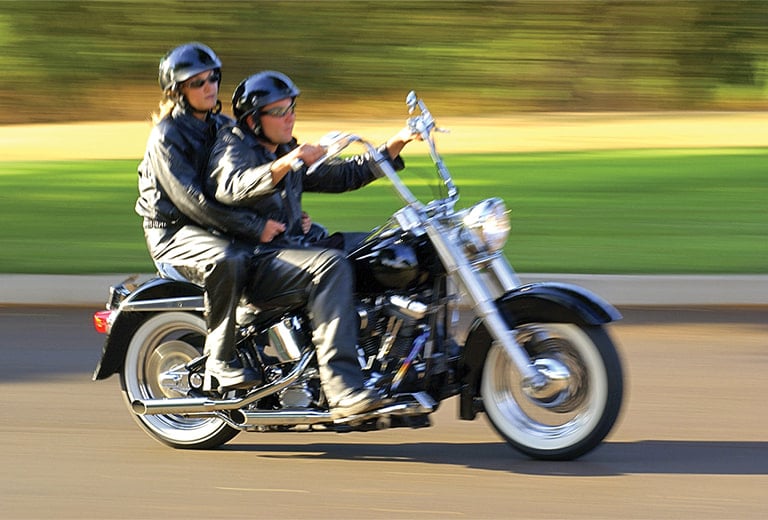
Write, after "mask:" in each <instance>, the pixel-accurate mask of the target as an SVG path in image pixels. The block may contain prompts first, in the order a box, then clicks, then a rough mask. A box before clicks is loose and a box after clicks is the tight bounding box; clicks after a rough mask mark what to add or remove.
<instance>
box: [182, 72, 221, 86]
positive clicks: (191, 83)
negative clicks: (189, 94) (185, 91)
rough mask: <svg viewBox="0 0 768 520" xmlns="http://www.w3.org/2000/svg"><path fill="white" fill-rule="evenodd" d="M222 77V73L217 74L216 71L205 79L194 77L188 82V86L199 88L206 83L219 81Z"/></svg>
mask: <svg viewBox="0 0 768 520" xmlns="http://www.w3.org/2000/svg"><path fill="white" fill-rule="evenodd" d="M220 79H221V74H216V73H215V72H214V73H213V74H211V75H210V76H208V77H207V78H203V79H193V80H191V81H188V82H187V86H188V87H189V88H193V89H198V88H200V87H202V86H203V85H205V84H206V83H218V82H219V80H220Z"/></svg>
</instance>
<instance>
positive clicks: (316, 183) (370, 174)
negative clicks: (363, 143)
mask: <svg viewBox="0 0 768 520" xmlns="http://www.w3.org/2000/svg"><path fill="white" fill-rule="evenodd" d="M379 152H381V153H383V154H384V157H386V159H387V160H388V161H389V162H390V163H391V164H392V166H393V167H394V168H395V170H398V171H399V170H402V169H403V168H404V166H405V164H404V162H403V160H402V158H400V156H397V157H396V158H394V159H392V158H391V157H390V156H389V153H388V152H387V148H386V146H381V147H379ZM372 160H373V159H372V158H371V157H370V156H369V155H368V154H361V155H356V156H354V157H349V158H347V159H334V160H331V161H328V162H327V163H326V164H323V165H321V166H320V167H318V169H317V170H315V172H314V173H313V174H312V175H304V178H303V179H304V184H303V188H304V191H314V192H323V193H341V192H344V191H352V190H357V189H359V188H362V187H363V186H365V185H367V184H370V183H371V182H373V181H374V180H376V179H377V178H378V175H377V174H376V173H375V172H374V170H373V169H372V168H371V164H372Z"/></svg>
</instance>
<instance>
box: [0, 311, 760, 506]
mask: <svg viewBox="0 0 768 520" xmlns="http://www.w3.org/2000/svg"><path fill="white" fill-rule="evenodd" d="M92 310H93V309H89V308H81V307H59V308H51V307H40V306H31V307H24V306H21V307H19V306H5V307H1V306H0V331H2V335H0V359H1V360H2V361H0V395H2V398H1V399H2V401H1V402H2V413H3V420H2V425H1V426H0V464H2V468H3V471H2V474H0V518H302V519H307V518H355V519H359V518H388V519H399V518H424V519H432V518H440V519H446V518H459V519H460V518H466V519H475V518H537V519H541V518H590V519H594V518H610V519H615V518H654V519H658V518H676V519H685V518H690V519H704V518H717V519H725V518H733V519H736V518H738V519H745V518H765V517H768V498H766V494H765V490H766V489H768V433H766V432H767V431H768V413H766V412H768V406H766V401H765V394H766V392H765V373H766V370H767V369H768V308H766V307H751V308H741V309H739V308H728V309H718V308H697V309H682V308H671V307H670V308H662V309H648V308H644V309H641V308H634V309H633V308H623V309H622V311H623V312H624V314H625V319H624V320H623V321H622V322H619V323H617V324H616V325H614V326H613V328H612V332H613V335H614V337H615V338H616V339H617V340H618V342H619V344H620V346H621V352H622V355H623V357H624V362H625V366H626V371H627V396H626V400H625V407H624V411H623V415H622V417H621V419H620V421H619V423H618V425H617V427H616V428H615V429H614V431H613V432H612V434H611V435H610V436H609V438H608V439H607V441H606V442H605V443H604V444H603V445H602V446H601V447H600V448H598V449H597V450H595V451H594V452H592V453H591V454H588V455H587V456H585V457H583V458H582V459H580V460H577V461H572V462H567V463H544V462H538V461H532V460H528V459H526V458H525V457H523V456H521V455H519V454H517V453H516V452H515V451H513V450H512V449H510V448H508V447H507V446H506V445H505V444H504V443H502V442H501V441H500V439H499V438H498V437H497V436H496V434H495V433H494V432H493V431H492V429H491V428H490V426H489V425H488V423H487V422H486V421H485V419H484V418H481V419H480V420H477V421H474V422H463V421H459V420H457V419H456V407H455V403H454V402H451V401H449V402H447V403H444V406H443V407H442V408H441V409H440V410H439V411H438V412H437V414H436V415H435V420H434V421H433V422H434V426H433V427H432V428H428V429H421V430H403V429H398V430H389V431H380V432H372V433H351V434H344V435H341V434H331V433H310V434H308V433H286V434H282V433H280V434H277V433H262V434H259V433H253V434H241V435H240V436H238V437H237V438H236V439H235V440H234V441H232V442H231V443H230V444H229V445H227V446H226V447H225V448H223V449H220V450H215V451H209V452H190V451H176V450H172V449H170V448H166V447H164V446H161V445H160V444H158V443H156V442H154V441H153V440H151V439H150V438H149V437H147V436H146V435H145V434H144V433H143V432H141V431H140V430H139V429H138V427H137V426H136V425H135V424H134V423H133V421H132V419H131V418H130V416H129V414H128V412H127V410H126V408H125V406H124V405H123V402H122V399H121V396H120V391H119V382H118V380H117V378H115V377H113V378H111V379H108V380H106V381H101V382H92V381H91V380H90V374H91V371H92V369H93V367H94V366H95V364H96V362H97V359H98V357H99V354H100V350H101V343H102V338H101V337H100V336H99V335H97V334H96V333H95V332H94V331H93V329H92V328H91V326H90V316H91V313H92Z"/></svg>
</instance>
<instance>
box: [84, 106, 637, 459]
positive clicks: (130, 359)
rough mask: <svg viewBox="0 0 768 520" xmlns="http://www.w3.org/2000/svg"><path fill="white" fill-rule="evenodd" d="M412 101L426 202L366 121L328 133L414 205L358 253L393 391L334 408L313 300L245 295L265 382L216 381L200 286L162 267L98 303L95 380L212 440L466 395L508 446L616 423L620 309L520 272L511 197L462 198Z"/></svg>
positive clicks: (243, 322)
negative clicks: (426, 174) (425, 152)
mask: <svg viewBox="0 0 768 520" xmlns="http://www.w3.org/2000/svg"><path fill="white" fill-rule="evenodd" d="M406 103H407V105H408V108H409V115H410V117H409V118H408V124H409V126H410V128H411V130H412V131H414V132H416V133H418V134H419V135H420V136H421V139H422V140H423V141H424V142H425V143H426V144H427V145H428V146H429V150H430V155H431V157H432V161H433V162H434V164H435V166H436V170H437V174H438V176H439V177H440V181H441V186H442V187H443V190H444V196H443V197H442V198H438V199H436V200H433V201H431V202H429V203H426V204H424V203H422V202H420V201H419V200H418V199H417V198H416V197H415V196H414V195H413V193H412V192H411V191H410V190H409V189H408V188H407V187H406V185H405V184H404V182H403V181H402V180H401V179H400V177H399V176H398V174H397V173H396V172H395V170H394V169H393V167H392V166H391V165H390V163H389V162H388V161H387V160H386V159H385V158H384V157H383V156H382V154H381V153H380V152H379V151H378V150H377V148H376V147H375V146H373V145H371V144H370V143H368V142H367V141H365V140H364V139H362V138H360V137H358V136H356V135H354V134H347V133H333V134H329V135H328V136H326V137H325V138H324V139H323V143H322V144H324V145H325V146H326V147H327V150H328V151H327V153H326V154H325V156H324V157H323V158H322V159H321V160H320V161H318V163H317V164H320V163H321V162H324V161H326V160H329V159H331V158H335V157H338V156H339V155H341V153H342V151H343V150H344V149H346V148H347V146H349V145H351V144H352V143H359V144H360V145H362V146H363V147H364V148H365V149H367V152H368V154H370V156H371V157H372V158H373V159H374V163H375V168H377V169H378V170H379V171H380V173H381V174H382V175H383V176H385V177H386V178H387V179H388V180H389V182H390V183H391V184H392V186H393V187H394V189H395V191H396V193H397V194H398V195H399V197H400V198H401V199H402V202H403V203H404V205H403V206H402V208H401V209H399V210H398V211H396V212H395V213H394V215H392V216H391V218H390V219H389V220H388V221H387V222H386V223H385V224H384V225H382V226H380V227H378V228H376V229H374V230H373V231H372V232H371V233H370V234H368V235H367V237H366V238H365V239H364V240H363V241H362V242H361V243H360V245H359V246H357V247H356V248H355V249H354V250H353V251H351V252H350V253H348V259H349V261H350V263H351V264H352V265H353V266H354V271H355V280H356V294H355V301H356V306H357V313H358V316H359V332H358V338H359V341H358V352H359V355H360V361H361V366H362V367H363V369H364V371H365V372H366V374H367V375H368V377H369V378H370V380H371V381H372V382H373V383H374V384H375V385H377V386H378V387H379V388H381V389H382V390H383V391H385V392H386V395H387V400H386V402H385V404H384V405H383V406H382V407H381V408H379V409H375V410H373V411H370V412H366V413H364V414H359V415H355V416H352V417H344V418H341V419H333V418H332V416H331V413H330V411H329V408H328V406H327V402H326V400H325V397H324V395H323V392H322V389H321V386H320V379H319V373H318V366H317V360H316V359H315V356H314V348H313V345H312V343H311V330H310V328H309V319H308V318H307V315H306V310H305V309H303V308H301V307H298V308H287V307H274V308H260V309H257V308H254V307H253V305H249V304H246V303H243V304H242V305H241V306H240V307H239V308H238V320H237V321H238V332H237V338H238V339H237V353H238V357H239V359H240V361H241V362H242V363H243V364H244V365H246V366H249V367H251V368H252V369H253V370H254V371H256V372H257V374H259V376H260V380H259V381H257V382H256V383H255V384H254V386H253V387H252V388H249V389H244V390H242V389H241V390H234V391H230V392H227V393H225V394H220V393H218V392H217V391H210V392H205V391H203V380H204V377H205V374H204V369H205V356H204V355H203V343H204V338H205V334H206V325H205V320H204V317H203V310H204V307H203V289H202V288H201V287H200V286H198V285H195V284H193V283H191V282H189V281H187V280H185V279H184V278H183V277H181V276H179V275H178V274H177V273H174V272H173V271H172V270H169V269H164V268H162V266H158V268H159V273H158V275H157V276H156V277H153V278H151V279H149V280H148V281H145V282H142V283H137V282H136V279H135V278H134V279H129V280H126V281H125V282H123V283H121V284H118V285H115V286H113V287H112V288H110V296H109V299H108V302H107V309H106V310H103V311H99V312H96V313H95V314H94V326H95V328H96V330H97V331H99V332H101V333H104V334H106V340H105V343H104V347H103V352H102V357H101V360H100V362H99V364H98V366H97V368H96V371H95V373H94V376H93V379H94V380H101V379H105V378H107V377H109V376H111V375H113V374H115V373H118V374H119V375H120V383H121V388H122V393H123V396H124V399H125V401H126V403H127V406H128V408H129V410H130V412H131V415H132V416H133V417H134V419H135V420H136V422H137V423H138V425H139V426H140V427H141V428H142V429H143V430H144V431H146V432H147V433H148V434H149V435H150V436H151V437H153V438H154V439H156V440H158V441H160V442H161V443H164V444H166V445H168V446H171V447H174V448H195V449H211V448H215V447H217V446H220V445H222V444H224V443H226V442H228V441H229V440H231V439H232V438H234V437H235V436H236V435H238V434H239V433H240V432H244V431H245V432H254V431H256V432H269V431H280V432H282V431H316V430H319V431H336V432H347V431H369V430H374V429H381V428H395V427H410V428H419V427H424V426H429V425H430V418H429V416H430V414H432V413H434V412H435V411H436V410H437V409H438V407H439V405H440V403H441V402H443V401H445V400H446V399H448V398H451V397H455V396H458V399H457V402H458V417H459V418H460V419H462V420H473V419H475V418H476V417H477V416H478V415H479V414H481V413H484V414H485V415H486V416H487V418H488V419H489V421H490V423H491V425H492V426H493V427H494V428H495V430H496V431H497V432H498V434H499V435H500V436H501V437H503V438H504V439H505V440H506V442H507V443H508V444H509V445H511V446H512V447H513V448H515V449H517V450H519V451H520V452H522V453H524V454H526V455H528V456H529V457H532V458H535V459H544V460H569V459H574V458H577V457H579V456H581V455H584V454H585V453H587V452H589V451H590V450H592V449H594V448H595V447H596V446H598V445H599V444H600V443H601V442H602V440H603V439H604V438H605V436H606V435H607V434H608V433H609V432H610V430H611V428H612V427H613V425H614V423H615V421H616V419H617V417H618V415H619V412H620V408H621V403H622V396H623V377H622V367H621V361H620V356H619V354H618V352H617V349H616V346H615V344H614V342H613V341H612V339H611V337H610V335H609V333H608V331H607V328H606V327H607V325H608V324H609V323H611V322H613V321H615V320H618V319H620V318H621V315H620V313H619V312H618V311H617V310H616V309H615V308H614V307H613V306H611V305H610V304H609V303H607V302H606V301H604V300H603V299H601V298H600V297H598V296H597V295H595V294H593V293H591V292H589V291H587V290H586V289H584V288H581V287H579V286H576V285H572V284H565V283H554V282H539V283H531V284H526V285H521V283H520V281H519V279H518V277H517V275H516V273H515V271H514V270H513V269H512V267H511V266H510V265H509V263H508V262H507V260H506V259H505V257H504V255H503V247H504V245H505V243H506V241H507V238H508V235H509V232H510V222H509V215H508V212H507V210H506V207H505V204H504V202H503V201H502V200H501V199H498V198H490V199H487V200H483V201H481V202H479V203H477V204H474V205H473V206H472V207H469V208H466V209H460V210H457V209H456V203H457V201H458V199H459V194H458V190H457V188H456V186H455V185H454V182H453V180H452V177H451V175H450V173H449V171H448V169H447V167H446V166H445V164H444V162H443V160H442V158H441V156H440V155H439V154H438V152H437V149H436V145H435V139H434V134H435V133H436V132H438V131H441V129H439V128H438V127H437V125H436V122H435V119H434V117H433V116H432V114H431V113H430V111H429V110H428V108H427V107H426V105H425V103H424V102H423V100H421V99H420V98H418V97H417V96H416V94H415V93H414V92H410V93H409V94H408V96H407V99H406ZM314 167H315V165H313V167H311V168H310V169H309V171H308V172H307V174H308V175H311V174H312V171H313V168H314ZM467 317H469V320H467V319H466V318H467ZM468 321H469V324H468V325H467V322H468Z"/></svg>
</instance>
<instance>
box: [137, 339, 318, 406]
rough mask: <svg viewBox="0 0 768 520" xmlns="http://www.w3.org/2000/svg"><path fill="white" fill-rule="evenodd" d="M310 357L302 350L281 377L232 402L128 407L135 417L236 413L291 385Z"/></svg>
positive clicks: (152, 402)
mask: <svg viewBox="0 0 768 520" xmlns="http://www.w3.org/2000/svg"><path fill="white" fill-rule="evenodd" d="M313 354H314V351H312V350H309V349H307V350H305V351H304V352H303V354H302V356H301V359H300V360H299V362H298V363H296V366H295V367H293V370H291V371H290V372H288V374H287V375H286V376H285V377H283V378H282V379H278V380H277V381H274V382H272V383H269V384H266V385H264V386H261V387H259V388H256V389H254V390H251V391H250V392H248V393H247V394H246V395H244V396H243V397H238V398H236V399H211V398H209V397H190V398H186V397H185V398H172V399H136V400H135V401H133V402H132V403H131V409H132V410H133V412H134V413H136V414H137V415H157V414H179V415H184V414H210V413H213V412H217V411H221V410H237V409H239V408H242V407H244V406H248V405H249V404H251V403H255V402H256V401H258V400H259V399H263V398H265V397H267V396H268V395H272V394H274V393H276V392H279V391H280V390H282V389H283V388H285V387H287V386H289V385H291V384H293V383H295V382H296V380H297V379H299V376H301V374H302V373H303V372H304V370H305V369H306V368H307V366H308V365H309V362H310V360H311V359H312V355H313Z"/></svg>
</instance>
